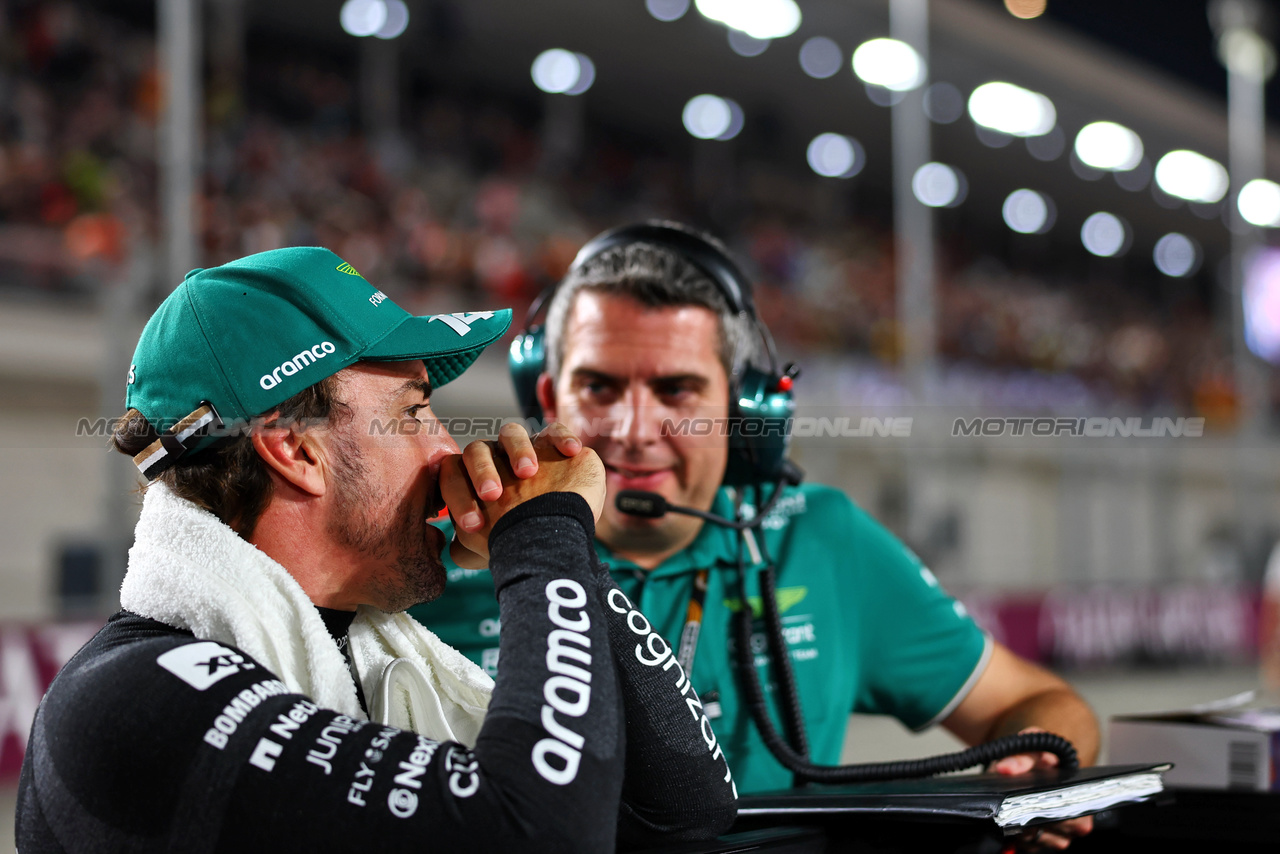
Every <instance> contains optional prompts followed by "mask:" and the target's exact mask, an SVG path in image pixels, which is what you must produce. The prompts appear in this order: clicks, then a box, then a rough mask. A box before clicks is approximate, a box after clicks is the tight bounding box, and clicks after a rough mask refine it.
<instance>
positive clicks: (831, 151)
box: [805, 133, 867, 178]
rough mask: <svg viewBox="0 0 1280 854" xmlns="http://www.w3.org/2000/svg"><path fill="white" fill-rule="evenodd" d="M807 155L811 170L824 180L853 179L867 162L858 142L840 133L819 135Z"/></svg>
mask: <svg viewBox="0 0 1280 854" xmlns="http://www.w3.org/2000/svg"><path fill="white" fill-rule="evenodd" d="M805 154H806V157H807V158H808V160H809V168H810V169H812V170H813V171H814V172H817V173H818V174H819V175H821V176H823V177H824V178H852V177H853V176H854V175H857V174H858V173H859V172H861V171H862V167H863V166H864V165H866V162H867V158H866V155H865V154H864V153H863V151H862V146H861V145H860V144H859V143H858V141H857V140H856V139H854V138H853V137H850V136H845V135H844V134H840V133H820V134H818V135H817V136H815V137H814V138H813V140H812V141H811V142H810V143H809V150H808V151H807V152H806V153H805Z"/></svg>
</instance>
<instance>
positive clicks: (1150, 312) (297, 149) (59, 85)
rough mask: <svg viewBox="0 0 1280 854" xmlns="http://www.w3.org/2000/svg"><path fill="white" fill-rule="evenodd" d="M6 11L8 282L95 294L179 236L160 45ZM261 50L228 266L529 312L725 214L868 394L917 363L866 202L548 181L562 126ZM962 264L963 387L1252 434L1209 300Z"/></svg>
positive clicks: (567, 178)
mask: <svg viewBox="0 0 1280 854" xmlns="http://www.w3.org/2000/svg"><path fill="white" fill-rule="evenodd" d="M0 16H2V17H3V22H2V23H3V24H4V25H5V26H0V94H3V95H4V97H0V261H3V262H5V263H6V265H7V269H9V270H10V271H12V272H11V273H10V274H9V275H7V276H6V280H5V281H4V283H3V284H5V285H6V286H13V285H18V286H23V287H27V288H38V289H42V290H51V291H63V292H74V291H77V290H79V291H85V290H91V289H92V288H93V286H94V283H95V281H96V279H95V277H98V276H100V275H101V274H102V272H103V271H104V270H107V269H109V268H110V267H111V266H113V265H119V264H121V263H122V262H123V261H124V260H125V259H126V258H127V256H128V253H129V251H130V247H131V246H132V245H134V244H137V245H147V244H150V243H152V242H153V241H154V240H155V237H156V227H155V223H156V217H157V211H156V162H155V152H156V142H155V140H156V132H157V131H156V119H157V111H158V103H159V94H158V93H159V87H158V85H157V76H156V67H155V49H154V44H153V42H152V36H151V35H150V34H147V33H142V32H138V31H135V30H133V29H131V28H129V27H128V26H127V25H125V24H123V23H122V22H120V21H118V20H116V19H114V18H112V17H110V16H109V15H105V14H103V13H100V12H97V11H93V10H89V9H86V8H84V7H81V6H77V5H73V4H71V3H65V2H45V3H41V2H29V3H17V4H14V5H10V6H5V7H3V8H2V9H0ZM307 56H308V57H309V55H307ZM248 59H249V61H248V66H247V67H246V69H245V70H244V74H245V79H246V81H247V83H246V86H245V97H244V98H243V101H242V100H241V99H240V97H239V96H238V95H237V94H236V93H235V92H232V91H228V90H227V88H226V86H225V85H223V83H224V82H225V81H223V82H220V83H217V85H211V86H210V88H209V91H208V93H207V95H208V99H209V103H208V104H207V105H206V107H207V109H206V114H207V119H208V120H207V122H206V125H207V128H208V130H207V134H206V139H205V141H204V167H205V171H204V175H203V181H202V198H201V200H200V209H199V210H200V217H199V219H200V223H201V230H202V232H201V238H202V239H201V246H202V250H203V255H204V257H203V259H202V265H203V266H212V265H216V264H221V263H224V262H225V261H227V260H230V259H231V258H234V257H239V256H241V255H245V254H248V253H252V252H260V251H263V250H266V249H272V248H276V247H279V246H285V245H296V244H320V245H324V246H329V247H331V248H333V249H334V250H335V251H337V252H338V253H339V254H341V255H342V256H343V257H344V258H347V259H348V260H349V261H351V263H353V264H354V265H355V266H356V267H357V268H358V269H361V270H363V271H365V272H366V273H367V274H368V275H369V277H370V279H371V280H373V281H377V282H378V283H379V284H380V286H382V287H383V288H384V290H386V291H387V292H388V293H389V294H391V295H392V296H394V297H396V298H397V299H398V300H400V301H401V302H402V304H404V305H405V306H406V307H407V308H410V309H412V310H415V311H425V310H429V307H430V306H431V305H438V304H451V305H458V304H461V305H464V306H466V305H474V306H475V307H477V308H478V307H481V306H482V305H494V304H504V305H513V306H515V307H516V308H517V310H518V311H520V310H523V308H524V306H526V305H527V304H528V303H529V302H530V301H531V300H532V299H533V297H534V296H535V295H536V294H537V293H538V292H539V291H540V290H541V289H542V288H544V287H545V286H546V285H547V284H549V283H551V282H554V281H556V280H557V279H558V278H559V277H560V276H561V275H562V274H563V272H564V270H565V269H566V268H567V265H568V264H569V262H570V260H571V259H572V257H573V255H574V252H575V251H576V249H577V247H578V246H579V245H581V243H582V242H583V240H584V239H585V238H586V236H588V235H590V234H593V233H595V232H597V231H598V230H600V229H602V228H604V227H607V226H609V225H614V224H617V223H619V222H623V221H627V220H631V219H635V218H638V217H643V216H653V215H661V216H668V217H674V218H679V219H684V220H688V221H691V222H695V223H702V224H705V225H710V226H712V227H713V228H714V230H716V231H717V232H719V233H721V234H724V235H725V236H726V237H727V238H728V239H729V240H730V243H731V244H732V245H733V246H734V248H735V249H737V250H738V251H739V252H740V253H741V255H742V256H743V257H744V258H745V259H747V261H748V262H749V264H750V265H751V267H752V271H751V272H752V274H753V275H754V276H756V277H757V279H758V280H759V283H760V284H759V293H758V295H757V300H758V302H759V304H760V307H761V312H762V314H763V316H765V317H767V318H768V319H769V323H770V326H771V328H772V330H773V332H774V334H775V336H776V337H777V338H778V340H779V344H780V346H781V347H782V348H783V350H784V351H785V352H787V353H788V355H791V356H793V357H795V358H803V357H804V356H809V357H811V358H816V357H822V356H830V357H832V358H836V359H839V360H841V362H842V364H843V365H844V368H843V369H844V370H845V371H846V372H855V371H859V370H862V371H867V370H870V371H871V372H872V373H871V374H868V375H867V379H866V381H869V382H872V383H874V384H880V385H883V384H884V383H886V382H887V383H890V384H892V382H894V381H893V380H892V378H891V377H890V376H889V374H888V373H886V371H885V370H884V369H888V368H891V367H892V366H893V365H895V364H896V362H897V360H898V358H899V350H898V348H899V335H898V329H897V322H896V313H897V306H896V296H895V279H894V269H895V263H896V261H895V258H894V251H893V241H892V235H891V233H890V232H889V230H888V228H887V227H886V226H885V225H884V224H883V223H880V222H876V221H874V220H868V219H865V218H855V217H851V216H849V215H847V214H845V213H842V212H841V211H840V207H839V205H838V204H835V203H834V202H833V199H832V198H831V197H830V194H829V192H828V191H827V190H824V189H823V185H822V184H821V183H820V182H815V181H814V180H813V179H811V178H808V177H807V176H806V177H802V176H790V175H787V174H782V173H775V172H772V171H765V169H766V167H763V166H754V167H751V169H749V170H748V171H747V174H746V175H745V180H744V181H743V190H742V193H741V199H740V202H739V203H736V204H735V205H734V208H733V209H734V217H735V220H734V221H732V222H724V221H720V220H718V219H717V217H716V216H714V215H713V211H711V210H709V209H707V208H706V207H705V206H703V205H702V204H701V203H700V202H699V201H698V200H697V199H696V198H695V197H694V196H693V194H692V191H691V189H690V188H691V187H692V185H693V181H692V180H691V176H690V175H689V166H688V164H687V163H684V162H683V161H681V160H678V159H676V158H672V157H661V156H656V155H655V154H653V153H652V152H651V151H647V150H645V149H643V148H642V147H640V146H639V145H638V144H636V143H634V142H631V141H629V140H626V139H623V140H616V139H609V138H600V139H596V140H594V141H592V142H591V144H589V145H588V146H587V147H586V150H585V152H584V154H583V158H582V162H581V164H580V168H578V169H575V170H573V171H572V172H571V173H569V174H565V175H559V174H558V175H557V176H556V179H555V181H554V182H552V181H550V180H548V179H547V178H546V177H545V176H542V175H540V174H539V172H538V166H537V164H538V163H539V161H540V159H541V157H540V152H539V142H538V140H539V135H538V130H537V126H536V117H530V118H529V120H528V121H522V120H521V118H520V116H521V112H520V110H518V109H509V108H508V107H509V106H510V105H500V104H496V103H485V102H483V101H482V100H480V99H476V100H469V101H467V102H465V103H463V102H460V101H456V100H454V99H451V98H448V97H439V96H432V97H428V98H426V99H425V100H424V101H423V102H421V103H419V104H417V105H416V106H415V108H414V109H413V110H411V111H409V112H408V113H407V114H408V115H411V116H413V117H414V120H413V123H412V126H411V127H410V128H408V129H407V130H406V131H405V136H404V139H402V140H400V141H398V142H397V141H395V140H391V141H386V140H380V141H379V142H378V144H377V145H376V146H375V145H371V144H368V143H367V141H366V140H364V139H363V138H362V137H361V136H360V135H359V134H358V133H357V132H356V130H355V127H356V123H355V120H354V118H355V116H356V113H357V110H356V104H355V102H354V98H355V93H354V91H353V86H352V85H351V83H350V82H349V77H350V75H348V74H344V73H342V70H341V69H337V68H334V67H329V66H326V65H324V64H323V62H321V61H319V60H314V59H311V58H305V59H300V58H297V57H294V56H291V55H289V53H288V51H286V50H281V51H279V52H278V55H276V54H273V55H258V56H250V57H249V58H248ZM601 136H602V137H603V136H605V133H604V132H603V131H602V133H601ZM824 193H826V195H824ZM939 271H940V273H939V282H938V288H939V293H938V303H937V304H938V318H939V326H940V328H939V337H940V341H939V352H940V355H941V356H942V358H943V374H944V377H943V378H944V381H945V383H947V384H949V385H948V387H949V388H950V389H951V391H949V392H947V391H945V389H944V394H945V395H946V396H948V397H949V398H951V397H954V399H955V400H956V401H959V402H964V403H979V404H983V403H985V404H988V405H990V404H993V403H996V402H998V403H999V405H1002V406H1011V407H1022V408H1029V409H1036V408H1047V409H1054V408H1058V407H1062V408H1065V407H1069V406H1076V405H1078V404H1079V403H1080V401H1081V398H1082V395H1083V396H1084V397H1085V398H1086V399H1087V400H1088V401H1089V402H1090V403H1091V404H1092V405H1096V406H1100V407H1110V408H1112V409H1114V410H1117V411H1121V410H1123V411H1129V412H1145V411H1151V410H1156V409H1158V410H1159V412H1160V414H1173V413H1185V414H1199V415H1203V416H1205V417H1206V418H1207V419H1209V421H1210V423H1211V425H1213V426H1229V425H1230V424H1231V422H1232V419H1233V414H1234V410H1235V394H1234V391H1233V389H1232V385H1231V373H1230V370H1229V367H1230V362H1229V360H1228V354H1229V352H1230V348H1229V346H1228V345H1227V343H1226V342H1225V341H1223V340H1221V337H1220V335H1219V334H1217V333H1216V332H1215V330H1214V328H1213V324H1212V323H1211V318H1210V317H1209V315H1208V312H1207V310H1206V309H1205V308H1203V307H1197V306H1195V305H1184V306H1180V307H1179V306H1174V307H1172V308H1173V309H1177V310H1176V311H1174V310H1172V309H1171V307H1170V306H1162V305H1158V304H1150V303H1146V302H1143V301H1142V299H1141V298H1139V297H1136V296H1134V295H1132V294H1128V293H1124V292H1122V291H1121V289H1120V288H1119V287H1117V286H1114V285H1107V284H1101V283H1096V282H1073V281H1044V280H1041V279H1037V278H1035V277H1033V276H1030V275H1026V274H1022V273H1016V272H1012V271H1010V270H1007V269H1005V268H1004V267H1003V266H1002V265H1001V264H1000V263H999V262H997V261H994V260H993V259H990V258H979V259H978V260H976V261H970V262H965V263H961V264H957V263H954V262H951V263H948V262H947V260H946V258H945V257H944V258H943V259H942V263H941V264H940V265H939ZM853 384H854V385H856V384H857V382H854V383H853ZM863 384H864V385H865V382H864V383H863ZM1277 392H1278V393H1280V389H1277Z"/></svg>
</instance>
